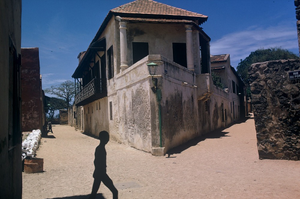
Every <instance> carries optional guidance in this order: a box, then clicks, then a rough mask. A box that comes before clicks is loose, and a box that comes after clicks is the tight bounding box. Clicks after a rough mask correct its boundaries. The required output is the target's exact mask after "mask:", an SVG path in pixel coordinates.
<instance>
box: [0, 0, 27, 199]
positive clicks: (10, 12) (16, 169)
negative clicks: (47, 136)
mask: <svg viewBox="0 0 300 199" xmlns="http://www.w3.org/2000/svg"><path fill="white" fill-rule="evenodd" d="M0 27H1V28H0V85H1V86H0V93H1V97H0V110H1V111H0V127H1V130H0V198H14V199H16V198H17V199H18V198H19V199H21V198H22V162H21V141H22V140H21V129H20V127H21V118H20V109H21V107H20V106H21V104H20V100H19V99H20V97H21V96H20V89H19V86H20V85H19V83H20V75H19V73H20V71H19V69H20V68H19V67H20V61H21V60H20V59H21V58H20V54H21V0H1V1H0Z"/></svg>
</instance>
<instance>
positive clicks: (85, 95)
mask: <svg viewBox="0 0 300 199" xmlns="http://www.w3.org/2000/svg"><path fill="white" fill-rule="evenodd" d="M105 83H106V80H103V79H99V78H94V79H92V80H91V81H90V82H89V83H88V84H86V85H85V86H84V87H83V89H82V90H81V91H80V92H79V93H77V94H76V96H75V104H76V106H83V105H86V104H88V103H91V102H93V101H95V100H97V99H100V98H103V97H106V96H107V89H106V84H105Z"/></svg>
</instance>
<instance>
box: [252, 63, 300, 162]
mask: <svg viewBox="0 0 300 199" xmlns="http://www.w3.org/2000/svg"><path fill="white" fill-rule="evenodd" d="M296 70H300V60H279V61H270V62H263V63H256V64H252V65H251V67H250V69H249V80H250V83H251V94H252V104H253V112H254V119H255V128H256V132H257V145H258V152H259V157H260V158H261V159H265V158H266V159H288V160H300V142H299V140H300V120H299V118H300V83H299V81H300V80H298V81H291V80H290V79H289V75H288V74H289V72H291V71H296Z"/></svg>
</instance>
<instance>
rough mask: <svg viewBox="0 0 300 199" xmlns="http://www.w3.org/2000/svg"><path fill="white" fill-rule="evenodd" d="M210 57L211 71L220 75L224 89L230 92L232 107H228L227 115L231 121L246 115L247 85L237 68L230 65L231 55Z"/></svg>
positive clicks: (230, 104) (229, 99)
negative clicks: (245, 94)
mask: <svg viewBox="0 0 300 199" xmlns="http://www.w3.org/2000/svg"><path fill="white" fill-rule="evenodd" d="M210 59H211V71H212V72H213V73H215V74H216V75H217V76H218V77H220V79H221V84H222V86H223V88H222V89H223V90H224V91H225V92H226V93H228V97H227V100H228V101H229V104H228V105H229V106H228V107H230V108H229V109H228V111H229V112H228V113H227V117H229V119H230V121H229V123H231V122H232V121H234V120H235V119H238V118H241V117H245V116H246V112H245V110H246V109H245V108H246V106H245V105H246V104H245V102H246V100H245V97H244V93H245V92H244V89H245V88H244V87H245V85H244V83H243V81H242V80H241V78H240V77H239V75H238V74H237V72H236V71H235V69H234V68H233V67H232V66H231V65H230V55H229V54H222V55H214V56H211V58H210Z"/></svg>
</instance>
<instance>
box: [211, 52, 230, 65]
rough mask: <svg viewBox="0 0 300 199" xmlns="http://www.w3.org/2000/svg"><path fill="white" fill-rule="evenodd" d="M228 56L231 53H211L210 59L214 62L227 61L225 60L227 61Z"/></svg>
mask: <svg viewBox="0 0 300 199" xmlns="http://www.w3.org/2000/svg"><path fill="white" fill-rule="evenodd" d="M228 57H229V54H222V55H211V56H210V61H211V63H214V62H225V61H227V59H228Z"/></svg>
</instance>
